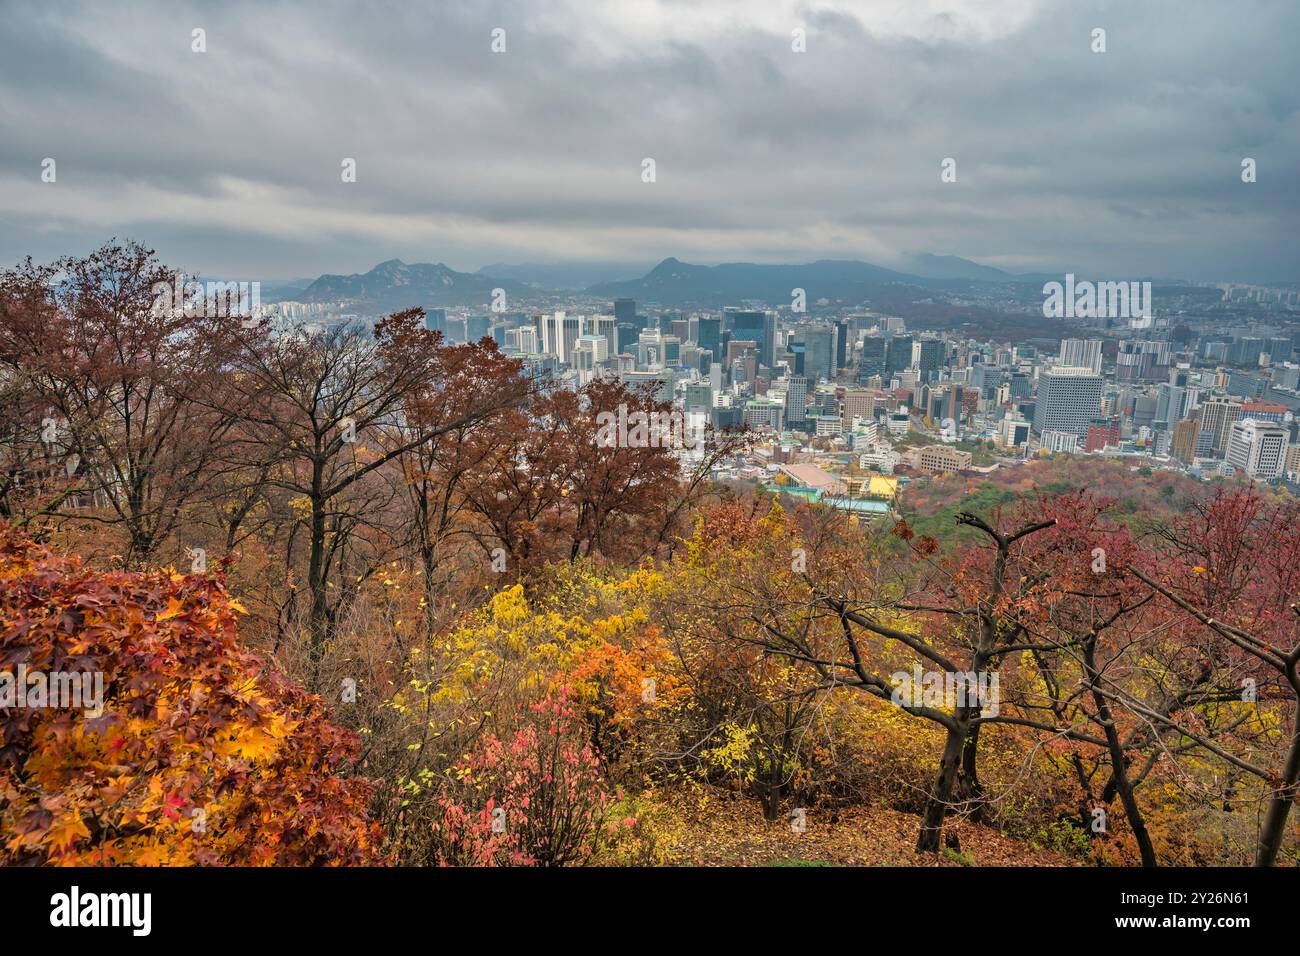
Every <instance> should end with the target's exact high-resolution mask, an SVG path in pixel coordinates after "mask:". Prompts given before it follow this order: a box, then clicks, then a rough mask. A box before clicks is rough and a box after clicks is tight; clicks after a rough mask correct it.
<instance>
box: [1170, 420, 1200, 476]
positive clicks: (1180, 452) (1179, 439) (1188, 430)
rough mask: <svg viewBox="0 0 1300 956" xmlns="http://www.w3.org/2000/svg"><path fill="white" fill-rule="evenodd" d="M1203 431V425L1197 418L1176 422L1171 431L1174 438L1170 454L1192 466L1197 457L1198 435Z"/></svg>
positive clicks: (1171, 442)
mask: <svg viewBox="0 0 1300 956" xmlns="http://www.w3.org/2000/svg"><path fill="white" fill-rule="evenodd" d="M1200 430H1201V423H1200V421H1199V420H1197V419H1195V418H1184V419H1183V420H1182V421H1177V422H1174V424H1173V427H1172V428H1171V429H1170V431H1171V432H1173V438H1172V440H1171V441H1170V443H1169V454H1171V455H1173V456H1174V457H1175V458H1177V459H1178V460H1179V461H1181V462H1183V463H1184V464H1188V465H1190V464H1191V463H1192V459H1193V458H1195V457H1196V434H1197V432H1199V431H1200Z"/></svg>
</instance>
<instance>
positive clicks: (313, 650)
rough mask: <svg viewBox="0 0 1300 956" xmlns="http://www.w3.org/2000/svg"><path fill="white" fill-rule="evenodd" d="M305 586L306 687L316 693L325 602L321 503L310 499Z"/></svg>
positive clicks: (326, 620)
mask: <svg viewBox="0 0 1300 956" xmlns="http://www.w3.org/2000/svg"><path fill="white" fill-rule="evenodd" d="M307 588H308V590H310V591H311V614H310V616H309V618H308V624H309V627H310V631H311V636H310V640H311V644H310V646H309V648H308V659H309V664H310V670H309V676H308V681H309V687H310V688H311V690H312V692H313V693H320V679H321V673H320V669H321V661H322V660H323V659H324V657H325V640H326V638H327V637H328V635H329V605H328V604H327V603H326V596H325V502H323V501H322V502H315V501H313V502H312V512H311V557H310V559H309V563H308V567H307Z"/></svg>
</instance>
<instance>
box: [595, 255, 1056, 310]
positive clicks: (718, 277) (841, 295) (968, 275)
mask: <svg viewBox="0 0 1300 956" xmlns="http://www.w3.org/2000/svg"><path fill="white" fill-rule="evenodd" d="M910 264H911V265H912V266H913V267H914V268H915V269H917V270H920V271H909V272H901V271H899V270H897V269H887V268H885V267H884V266H877V265H872V264H871V263H869V262H857V261H854V260H844V259H820V260H818V261H817V262H809V263H805V264H803V265H763V264H758V263H752V262H728V263H723V264H722V265H717V266H697V265H691V264H690V263H686V262H682V261H680V260H678V259H665V260H664V261H663V262H661V263H659V265H657V266H655V267H654V268H653V269H651V270H650V271H649V272H648V273H647V274H646V275H644V276H642V277H641V278H639V279H631V280H628V281H624V282H605V283H601V284H598V285H594V286H591V287H590V288H589V289H588V290H587V291H588V292H589V293H591V294H593V295H600V296H608V297H610V298H618V297H622V296H625V297H627V298H632V299H636V300H637V301H638V302H642V301H644V302H655V303H658V304H660V305H666V306H680V305H703V306H719V305H726V304H737V303H740V302H743V301H745V300H747V299H748V300H754V301H761V302H783V301H789V300H790V298H791V294H792V290H794V289H803V290H804V294H805V296H806V297H807V302H808V304H809V305H813V304H815V303H817V302H819V301H820V300H822V299H825V300H827V301H828V302H831V303H836V302H840V303H845V304H856V303H858V302H863V301H866V300H869V299H871V298H874V297H877V296H879V295H881V294H882V293H885V292H888V291H897V289H898V288H899V287H900V286H912V287H915V288H921V289H941V290H947V291H952V292H957V291H960V290H962V289H964V288H968V287H969V286H971V284H972V283H1024V282H1033V281H1036V277H1032V276H1016V275H1012V274H1010V273H1007V272H1003V271H1001V270H1000V269H993V268H990V267H988V266H981V265H979V264H978V263H974V262H970V261H969V260H966V259H958V258H956V257H955V256H918V257H914V258H913V259H912V260H911V263H910Z"/></svg>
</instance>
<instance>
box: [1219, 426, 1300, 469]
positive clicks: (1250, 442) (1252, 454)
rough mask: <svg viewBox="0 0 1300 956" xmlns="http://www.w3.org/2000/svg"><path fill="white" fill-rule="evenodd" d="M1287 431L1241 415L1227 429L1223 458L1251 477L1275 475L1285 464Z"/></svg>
mask: <svg viewBox="0 0 1300 956" xmlns="http://www.w3.org/2000/svg"><path fill="white" fill-rule="evenodd" d="M1287 438H1288V432H1287V430H1286V429H1285V428H1283V427H1282V426H1280V425H1274V424H1272V423H1270V422H1265V421H1260V420H1258V419H1255V418H1243V419H1241V420H1240V421H1236V422H1233V423H1232V428H1231V429H1229V431H1228V446H1227V455H1226V456H1225V457H1226V458H1227V460H1228V461H1229V462H1230V463H1231V464H1233V465H1235V466H1236V467H1237V468H1239V469H1240V470H1242V471H1244V472H1245V473H1246V474H1248V475H1250V477H1252V478H1257V479H1260V480H1262V481H1270V480H1272V479H1274V478H1278V477H1280V476H1281V474H1282V470H1283V468H1284V467H1285V464H1286V446H1287Z"/></svg>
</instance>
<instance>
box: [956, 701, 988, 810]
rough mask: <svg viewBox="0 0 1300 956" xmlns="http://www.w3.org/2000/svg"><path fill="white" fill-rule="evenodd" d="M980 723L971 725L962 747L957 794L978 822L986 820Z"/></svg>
mask: <svg viewBox="0 0 1300 956" xmlns="http://www.w3.org/2000/svg"><path fill="white" fill-rule="evenodd" d="M979 741H980V725H979V724H976V725H975V726H973V727H971V729H970V733H969V734H967V736H966V742H965V743H964V744H963V745H962V748H961V770H960V772H959V773H958V776H957V794H958V798H959V799H960V801H961V803H962V804H963V805H964V809H966V810H967V811H968V813H969V816H970V819H971V820H973V821H974V822H976V823H983V822H984V788H983V787H982V786H980V775H979V760H978V757H979Z"/></svg>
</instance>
